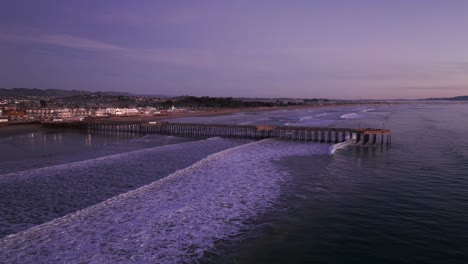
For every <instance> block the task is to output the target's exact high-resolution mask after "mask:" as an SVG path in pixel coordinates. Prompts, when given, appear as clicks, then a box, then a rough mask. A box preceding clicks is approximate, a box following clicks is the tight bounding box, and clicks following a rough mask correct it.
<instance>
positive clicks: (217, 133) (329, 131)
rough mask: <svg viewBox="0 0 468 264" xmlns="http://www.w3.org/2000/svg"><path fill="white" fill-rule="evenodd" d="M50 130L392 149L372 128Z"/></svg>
mask: <svg viewBox="0 0 468 264" xmlns="http://www.w3.org/2000/svg"><path fill="white" fill-rule="evenodd" d="M42 125H43V126H44V127H49V128H75V129H83V130H88V131H104V132H110V133H112V132H130V133H141V134H161V135H172V136H181V137H195V138H208V137H225V138H242V139H255V140H260V139H266V138H276V139H281V140H291V141H309V142H318V143H339V142H344V141H346V140H348V139H355V144H356V145H359V146H375V145H384V144H386V145H390V144H391V143H392V137H391V131H390V130H388V129H373V128H364V129H362V128H337V127H300V126H271V125H256V126H255V125H230V124H229V125H228V124H189V123H170V122H110V121H109V122H106V121H99V122H97V121H94V122H49V123H42Z"/></svg>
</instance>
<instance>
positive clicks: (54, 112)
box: [0, 89, 334, 126]
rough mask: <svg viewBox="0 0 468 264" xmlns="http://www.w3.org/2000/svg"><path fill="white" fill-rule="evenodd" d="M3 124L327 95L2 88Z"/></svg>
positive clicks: (281, 102) (292, 102) (288, 102)
mask: <svg viewBox="0 0 468 264" xmlns="http://www.w3.org/2000/svg"><path fill="white" fill-rule="evenodd" d="M0 90H1V91H0V92H3V94H2V93H0V126H4V125H6V124H15V123H28V122H64V121H83V120H85V119H86V118H88V119H89V118H91V119H101V118H119V117H136V116H138V117H154V116H162V117H164V116H168V115H171V114H175V113H179V114H180V113H189V112H195V111H221V110H223V109H236V108H252V107H267V108H271V107H282V106H301V105H323V104H330V103H334V102H333V101H329V100H327V99H287V98H281V99H278V98H276V99H249V98H243V99H235V98H229V97H226V98H224V97H223V98H219V97H195V96H179V97H157V96H136V95H130V94H118V93H102V92H97V93H81V94H80V93H79V92H78V91H73V92H69V91H63V90H53V91H50V90H37V89H34V90H33V89H22V90H20V92H18V91H15V94H14V95H11V94H8V93H7V92H9V91H11V90H14V89H0Z"/></svg>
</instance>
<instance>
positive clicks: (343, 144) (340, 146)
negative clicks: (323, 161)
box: [328, 138, 353, 156]
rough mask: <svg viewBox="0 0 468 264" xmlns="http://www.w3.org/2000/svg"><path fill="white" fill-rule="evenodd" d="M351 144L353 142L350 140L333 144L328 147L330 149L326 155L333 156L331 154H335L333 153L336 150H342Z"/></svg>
mask: <svg viewBox="0 0 468 264" xmlns="http://www.w3.org/2000/svg"><path fill="white" fill-rule="evenodd" d="M352 143H353V140H352V139H350V138H347V139H346V141H344V142H340V143H338V144H333V145H331V146H330V148H329V150H328V155H330V156H333V154H335V152H336V151H337V150H339V149H344V148H346V147H348V146H350V145H351V144H352Z"/></svg>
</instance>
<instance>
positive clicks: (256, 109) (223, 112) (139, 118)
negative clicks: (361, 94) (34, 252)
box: [94, 103, 395, 122]
mask: <svg viewBox="0 0 468 264" xmlns="http://www.w3.org/2000/svg"><path fill="white" fill-rule="evenodd" d="M394 104H395V103H351V104H344V103H342V104H327V105H296V106H272V107H241V108H226V109H216V110H196V111H192V112H172V113H168V114H167V115H154V116H125V117H111V118H105V119H94V120H107V121H116V122H122V121H123V122H125V121H143V122H149V121H156V120H168V119H173V118H180V117H205V116H219V115H230V114H235V113H242V112H254V113H256V112H266V111H276V110H295V109H308V108H310V109H313V108H333V107H347V106H350V107H352V106H362V105H366V106H381V105H394Z"/></svg>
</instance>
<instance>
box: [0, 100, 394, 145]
mask: <svg viewBox="0 0 468 264" xmlns="http://www.w3.org/2000/svg"><path fill="white" fill-rule="evenodd" d="M394 104H395V103H375V102H373V103H350V104H344V103H341V104H327V105H295V106H273V107H241V108H226V109H210V110H196V111H192V112H172V113H168V114H167V115H154V116H125V117H110V118H92V119H91V120H93V121H106V122H150V121H160V120H162V121H164V120H170V119H175V118H184V117H209V116H221V115H231V114H235V113H242V112H251V113H257V112H267V111H277V110H296V109H314V108H334V107H353V106H379V105H394ZM40 128H41V123H40V121H26V122H12V123H8V125H6V126H2V127H0V137H3V136H11V135H15V134H18V133H26V132H32V131H34V130H37V129H40Z"/></svg>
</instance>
